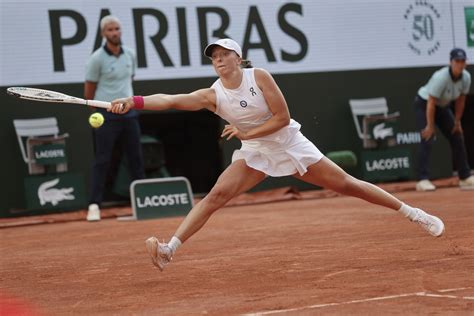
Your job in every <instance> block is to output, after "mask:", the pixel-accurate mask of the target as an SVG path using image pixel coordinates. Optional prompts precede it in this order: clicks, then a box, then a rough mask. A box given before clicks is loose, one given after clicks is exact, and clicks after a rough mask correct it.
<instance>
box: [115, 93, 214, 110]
mask: <svg viewBox="0 0 474 316" xmlns="http://www.w3.org/2000/svg"><path fill="white" fill-rule="evenodd" d="M138 98H141V97H138ZM142 100H143V104H138V103H139V102H141V100H140V99H137V97H129V98H122V99H117V100H114V101H112V107H111V109H110V111H111V112H113V113H117V114H123V113H126V112H128V111H129V110H130V109H133V108H138V109H143V110H154V111H163V110H169V109H176V110H184V111H197V110H201V109H208V110H209V111H213V112H215V109H216V95H215V92H214V89H211V88H206V89H200V90H196V91H194V92H191V93H187V94H153V95H149V96H146V97H143V99H142Z"/></svg>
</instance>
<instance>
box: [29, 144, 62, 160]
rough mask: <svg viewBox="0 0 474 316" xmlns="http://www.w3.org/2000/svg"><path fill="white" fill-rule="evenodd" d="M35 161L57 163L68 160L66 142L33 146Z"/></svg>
mask: <svg viewBox="0 0 474 316" xmlns="http://www.w3.org/2000/svg"><path fill="white" fill-rule="evenodd" d="M33 154H34V158H35V162H36V163H37V164H40V165H55V164H60V163H65V162H66V146H65V145H64V144H47V145H37V146H34V147H33Z"/></svg>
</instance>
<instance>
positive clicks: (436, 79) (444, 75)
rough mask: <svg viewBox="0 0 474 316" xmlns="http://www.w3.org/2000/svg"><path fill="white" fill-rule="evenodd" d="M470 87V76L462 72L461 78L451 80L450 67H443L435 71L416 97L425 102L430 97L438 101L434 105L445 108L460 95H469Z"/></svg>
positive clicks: (464, 71) (465, 71)
mask: <svg viewBox="0 0 474 316" xmlns="http://www.w3.org/2000/svg"><path fill="white" fill-rule="evenodd" d="M470 86H471V75H470V74H469V72H467V70H465V69H464V70H463V72H462V75H461V78H459V79H457V80H453V78H452V76H451V71H450V67H449V66H447V67H443V68H441V69H440V70H438V71H436V72H435V73H434V74H433V75H432V76H431V78H430V80H429V81H428V83H427V84H426V85H424V86H423V87H421V88H420V89H419V90H418V95H419V96H420V97H422V98H423V99H425V100H428V97H429V96H430V95H431V96H432V97H434V98H437V99H438V103H437V104H436V105H438V106H441V107H445V106H448V105H449V104H450V103H451V102H452V101H454V100H456V99H457V98H459V96H460V95H461V94H463V95H466V94H468V93H469V88H470Z"/></svg>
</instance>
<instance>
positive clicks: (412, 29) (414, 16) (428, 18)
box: [403, 0, 443, 56]
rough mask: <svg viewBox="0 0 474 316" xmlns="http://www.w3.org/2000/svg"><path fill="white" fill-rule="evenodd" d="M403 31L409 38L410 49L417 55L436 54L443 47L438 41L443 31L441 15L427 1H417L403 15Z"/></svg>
mask: <svg viewBox="0 0 474 316" xmlns="http://www.w3.org/2000/svg"><path fill="white" fill-rule="evenodd" d="M403 17H404V19H405V26H404V27H403V31H404V32H405V33H406V34H407V37H408V47H409V48H410V50H411V51H412V52H413V53H415V54H417V55H428V56H431V55H433V54H435V53H436V52H437V51H438V49H439V48H440V46H441V43H440V41H439V40H438V38H439V36H440V35H441V33H442V31H443V26H442V25H441V22H442V20H441V14H440V12H439V11H438V10H437V9H436V7H435V6H434V5H433V4H431V3H429V2H428V1H427V0H415V1H414V3H413V4H410V6H409V7H408V8H407V9H406V10H405V14H404V15H403Z"/></svg>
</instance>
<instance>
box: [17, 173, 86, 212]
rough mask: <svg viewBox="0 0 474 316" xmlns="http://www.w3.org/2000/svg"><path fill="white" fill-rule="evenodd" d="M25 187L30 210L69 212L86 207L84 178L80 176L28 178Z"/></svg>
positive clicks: (65, 175)
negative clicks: (69, 210)
mask: <svg viewBox="0 0 474 316" xmlns="http://www.w3.org/2000/svg"><path fill="white" fill-rule="evenodd" d="M24 185H25V197H26V205H27V208H28V209H29V210H68V209H75V208H76V209H77V208H82V207H84V206H85V187H84V178H83V177H82V175H80V174H74V173H57V174H53V175H47V176H28V177H26V178H25V179H24Z"/></svg>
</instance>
